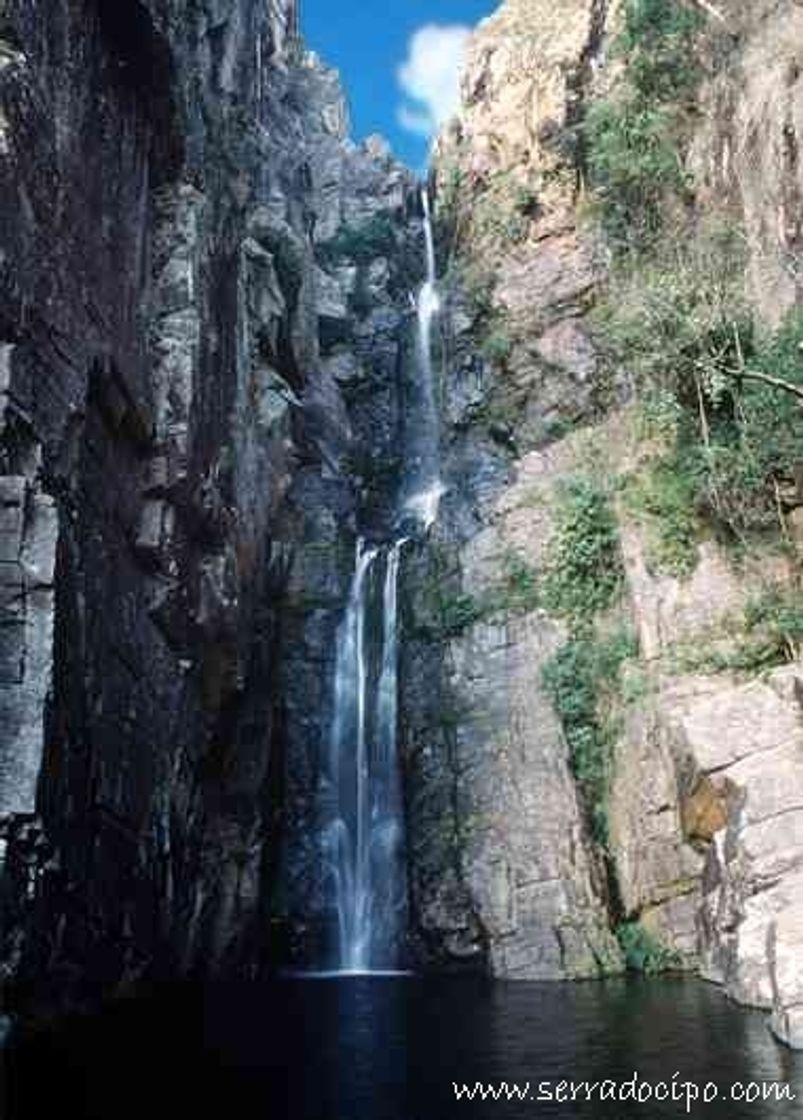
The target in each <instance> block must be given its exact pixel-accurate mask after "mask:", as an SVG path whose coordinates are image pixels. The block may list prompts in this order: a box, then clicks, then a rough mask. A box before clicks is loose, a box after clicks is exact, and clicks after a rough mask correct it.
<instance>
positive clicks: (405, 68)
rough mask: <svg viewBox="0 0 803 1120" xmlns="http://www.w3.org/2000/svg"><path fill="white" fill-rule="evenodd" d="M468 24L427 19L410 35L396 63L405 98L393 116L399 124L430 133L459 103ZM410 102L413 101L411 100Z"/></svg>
mask: <svg viewBox="0 0 803 1120" xmlns="http://www.w3.org/2000/svg"><path fill="white" fill-rule="evenodd" d="M470 34H471V28H469V27H465V26H463V25H462V24H450V25H444V24H438V23H427V24H425V25H424V26H423V27H419V28H418V30H417V31H416V32H414V34H413V35H412V37H411V38H410V42H409V44H408V47H407V58H406V59H405V60H404V62H403V63H402V65H401V66H400V67H399V69H398V72H397V77H398V80H399V85H400V86H401V88H402V90H403V92H404V93H405V95H406V98H407V99H408V100H406V101H404V102H402V103H401V104H400V105H399V107H398V110H397V113H396V116H397V119H398V121H399V124H400V125H401V126H402V128H404V129H406V130H407V131H408V132H413V133H415V134H416V135H417V136H427V137H430V136H433V135H434V134H435V133H436V132H437V130H438V129H439V128H440V126H441V125H442V124H443V123H444V122H445V121H447V120H448V119H449V118H450V117H451V116H453V115H454V114H455V113H456V112H457V109H458V107H459V105H460V69H461V66H462V65H463V57H464V55H465V51H466V45H467V43H468V38H469V35H470ZM410 103H412V104H410Z"/></svg>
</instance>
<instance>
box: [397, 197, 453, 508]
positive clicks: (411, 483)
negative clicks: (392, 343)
mask: <svg viewBox="0 0 803 1120" xmlns="http://www.w3.org/2000/svg"><path fill="white" fill-rule="evenodd" d="M421 207H422V212H423V215H424V240H425V244H426V264H427V275H426V280H425V281H424V283H423V284H422V286H421V290H420V292H419V293H418V301H417V306H416V310H417V318H418V331H417V349H416V357H417V361H416V373H417V378H416V387H415V394H414V399H413V401H412V402H411V405H412V407H411V408H410V409H409V412H410V413H411V414H412V415H413V416H414V423H415V428H414V430H413V431H412V432H411V433H410V437H409V438H408V439H407V444H408V456H409V461H408V465H407V472H406V474H407V478H406V483H405V487H404V496H403V502H402V512H403V513H406V514H407V515H409V516H411V517H412V518H413V520H414V521H415V522H417V523H418V525H419V526H420V527H421V528H423V529H424V530H427V529H429V528H431V526H432V525H434V523H435V521H436V519H437V516H438V507H439V506H440V500H441V498H442V497H443V493H444V485H443V482H442V481H441V477H440V448H439V438H438V435H439V430H440V423H439V416H438V406H437V402H436V399H435V374H434V369H433V363H432V330H433V325H434V322H435V317H436V315H437V314H438V312H439V311H440V306H441V304H440V297H439V295H438V286H437V276H436V271H435V239H434V236H433V232H432V215H431V213H430V206H429V192H428V191H427V188H426V187H423V188H422V190H421Z"/></svg>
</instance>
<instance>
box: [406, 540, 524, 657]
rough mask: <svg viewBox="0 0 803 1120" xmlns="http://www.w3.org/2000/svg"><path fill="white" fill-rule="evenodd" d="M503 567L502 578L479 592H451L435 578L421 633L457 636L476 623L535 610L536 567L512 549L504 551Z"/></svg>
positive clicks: (438, 637)
mask: <svg viewBox="0 0 803 1120" xmlns="http://www.w3.org/2000/svg"><path fill="white" fill-rule="evenodd" d="M501 566H502V578H501V579H500V580H499V581H498V582H497V583H495V584H493V585H492V586H490V587H488V588H486V589H485V590H483V591H482V592H479V593H478V594H476V595H470V594H467V593H466V592H461V591H458V592H455V591H449V590H446V589H445V588H444V585H443V583H442V582H441V581H440V580H436V581H434V582H433V584H432V586H431V587H430V589H429V591H428V593H427V594H426V596H425V598H426V600H428V602H427V608H426V611H425V613H426V620H425V621H424V623H423V624H421V625H420V626H419V633H420V635H421V636H422V637H425V638H428V639H430V640H443V639H447V638H455V637H458V636H459V635H460V634H462V633H464V632H465V631H466V630H468V629H469V628H470V627H471V626H473V625H474V624H475V623H477V622H483V621H485V620H489V619H492V618H495V617H512V616H515V615H520V614H528V613H529V612H530V611H533V610H536V608H537V607H538V606H539V604H540V591H539V588H538V581H537V578H536V574H535V572H534V571H533V569H532V568H531V567H530V566H529V564H527V562H526V561H525V560H524V558H523V557H522V556H521V555H520V554H519V553H517V552H515V551H513V550H510V551H508V552H506V553H505V554H504V556H503V557H502V561H501Z"/></svg>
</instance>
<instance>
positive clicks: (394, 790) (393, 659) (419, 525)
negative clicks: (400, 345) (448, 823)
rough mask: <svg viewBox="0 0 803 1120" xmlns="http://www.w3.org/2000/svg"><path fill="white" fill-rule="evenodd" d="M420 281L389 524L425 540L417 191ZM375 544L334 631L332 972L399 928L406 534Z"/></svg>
mask: <svg viewBox="0 0 803 1120" xmlns="http://www.w3.org/2000/svg"><path fill="white" fill-rule="evenodd" d="M421 197H422V207H423V215H424V237H425V248H426V265H427V275H426V280H425V282H424V283H423V285H422V286H421V290H420V292H419V296H418V301H417V320H418V322H417V345H416V370H415V373H416V376H415V379H414V380H415V384H414V386H413V390H412V394H411V400H410V401H409V403H408V414H409V415H408V425H407V427H408V431H409V433H410V434H409V438H408V439H407V440H406V443H407V448H406V453H407V469H406V471H405V478H404V481H403V485H402V497H401V503H400V516H399V517H398V519H397V520H398V522H399V524H400V526H401V525H403V526H404V529H403V532H404V533H411V534H416V533H423V532H426V531H427V530H428V529H429V528H430V527H431V526H432V524H433V523H434V521H435V519H436V518H437V513H438V506H439V503H440V499H441V496H442V494H443V485H442V483H441V480H440V473H439V454H438V415H437V406H436V401H435V390H434V375H433V363H432V329H433V321H434V318H435V315H436V314H437V312H438V310H439V306H440V304H439V299H438V293H437V286H436V273H435V246H434V240H433V234H432V222H431V216H430V208H429V197H428V194H427V191H426V190H425V189H424V190H422V194H421ZM401 533H402V530H401V529H400V530H399V534H398V535H397V536H396V537H395V539H392V540H391V541H390V542H387V543H383V544H381V545H372V544H368V543H367V542H366V541H365V540H364V539H362V538H360V539H359V540H358V542H357V553H356V560H355V566H354V575H353V577H352V583H351V589H350V592H349V598H348V603H347V606H346V611H345V614H344V617H343V620H342V622H341V624H340V627H339V629H338V633H337V649H336V662H335V700H334V714H333V720H332V730H331V739H330V749H329V757H328V770H327V773H326V775H325V782H324V785H325V788H326V789H328V790H329V791H330V796H329V798H328V799H327V805H326V808H325V813H326V820H325V823H324V826H323V830H322V839H323V857H324V872H325V879H326V886H327V890H328V891H329V892H331V894H330V897H331V898H332V900H333V904H334V910H335V912H336V915H337V922H336V944H335V945H334V946H333V948H332V952H331V953H330V959H329V960H328V961H327V967H330V968H332V969H334V971H336V972H340V973H350V974H353V973H365V972H381V971H392V970H394V969H396V968H397V967H398V965H399V960H400V948H401V940H402V937H403V932H404V928H405V924H406V915H405V900H406V882H405V870H404V829H403V812H402V793H401V777H400V773H399V760H398V750H397V716H398V659H399V617H398V615H399V609H398V583H399V571H400V567H401V560H402V553H403V549H404V546H405V544H407V542H408V539H409V538H408V536H404V535H401Z"/></svg>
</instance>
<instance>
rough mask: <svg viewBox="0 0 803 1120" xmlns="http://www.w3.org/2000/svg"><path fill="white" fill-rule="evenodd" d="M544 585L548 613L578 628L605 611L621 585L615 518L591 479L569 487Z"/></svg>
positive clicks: (606, 500)
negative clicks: (565, 619) (560, 616)
mask: <svg viewBox="0 0 803 1120" xmlns="http://www.w3.org/2000/svg"><path fill="white" fill-rule="evenodd" d="M548 567H549V570H548V573H547V578H546V585H545V603H546V606H547V607H548V608H549V610H551V611H553V613H555V614H557V615H562V616H564V617H566V618H568V619H570V620H571V621H572V623H573V624H574V626H575V628H576V627H577V626H578V625H580V624H581V623H582V622H583V621H584V620H587V619H589V618H592V617H593V616H594V615H595V614H596V613H597V612H598V611H604V610H606V609H607V608H608V607H609V606H610V605H611V603H612V602H613V600H614V598H615V597H616V595H617V593H618V592H619V589H620V587H621V583H622V575H623V572H622V560H621V555H620V551H619V536H618V531H617V527H616V518H615V516H614V513H613V510H612V509H611V506H610V502H609V501H608V497H607V495H606V494H605V492H604V491H603V490H601V489H600V488H599V487H598V486H597V485H596V483H594V482H593V481H592V480H590V479H588V478H576V479H573V480H571V481H570V482H568V483H566V485H565V486H564V489H563V494H562V502H561V506H560V509H559V510H558V527H557V532H556V535H555V538H554V540H553V542H552V547H551V555H550V558H549V565H548Z"/></svg>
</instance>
